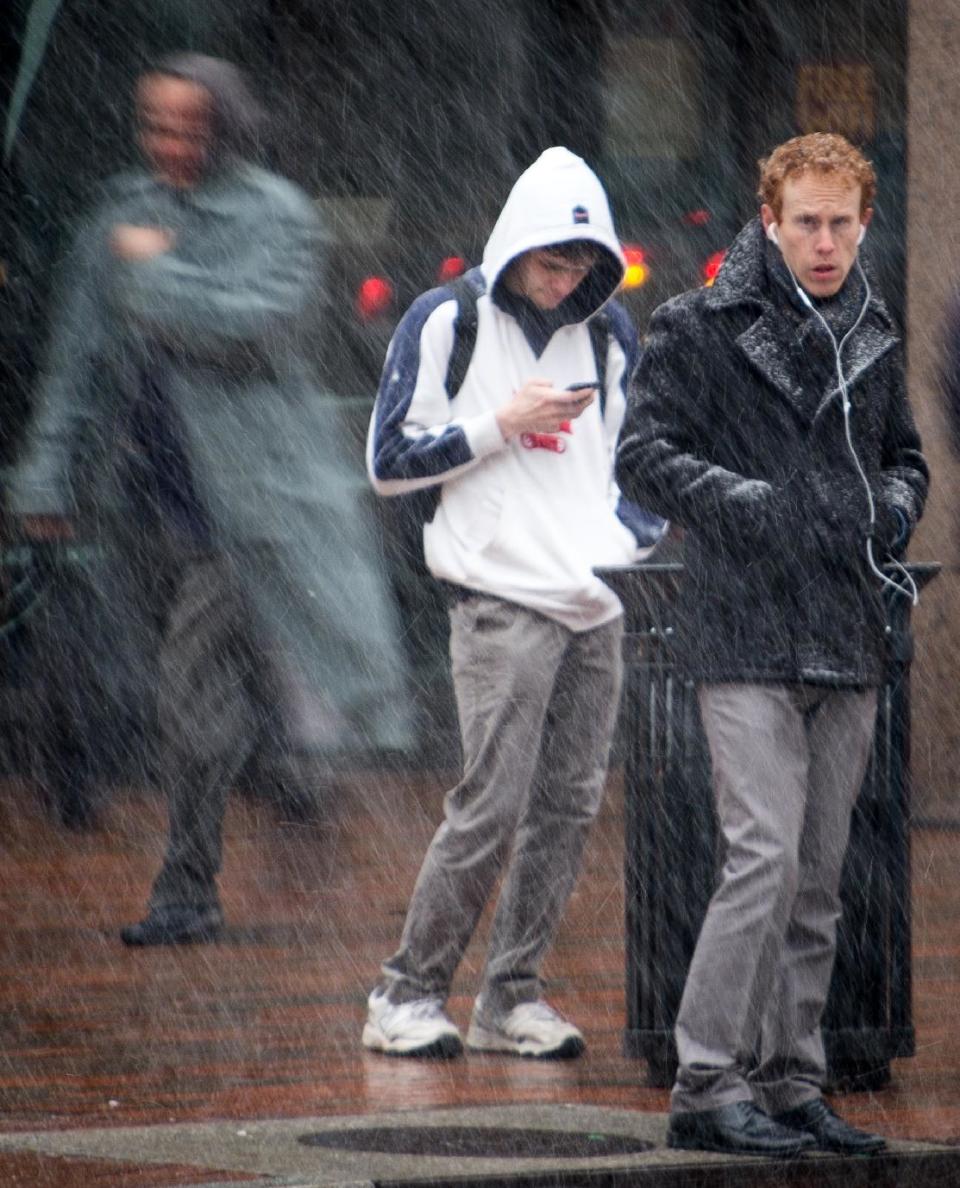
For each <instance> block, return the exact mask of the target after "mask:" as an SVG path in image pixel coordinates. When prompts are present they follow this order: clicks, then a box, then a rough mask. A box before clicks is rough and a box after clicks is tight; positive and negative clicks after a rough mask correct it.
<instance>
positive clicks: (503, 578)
mask: <svg viewBox="0 0 960 1188" xmlns="http://www.w3.org/2000/svg"><path fill="white" fill-rule="evenodd" d="M623 272H624V262H623V256H622V254H621V251H620V245H619V243H618V241H617V238H616V235H615V234H614V230H613V225H612V221H611V217H610V211H609V207H608V204H607V198H606V195H605V194H604V191H603V189H602V187H601V186H600V183H599V181H598V180H597V178H596V177H595V176H594V174H593V173H592V172H591V171H590V169H589V168H588V167H587V166H586V164H585V163H584V162H583V161H582V160H581V159H580V158H579V157H576V156H574V155H573V154H572V153H570V152H568V151H567V150H566V149H563V148H552V149H548V150H547V151H546V152H545V153H543V155H542V156H541V157H540V158H539V159H538V160H537V161H536V162H535V163H534V164H533V165H531V166H530V168H529V169H528V170H527V171H526V172H525V173H524V174H523V175H522V176H521V177H520V179H519V180H518V181H517V183H516V185H515V186H514V188H513V190H512V191H511V193H510V196H509V197H508V199H507V202H506V205H505V206H504V208H503V211H502V213H501V215H500V218H499V220H498V221H497V224H496V226H495V227H494V229H493V232H492V234H491V236H490V239H489V240H488V242H487V245H486V249H485V251H484V257H483V263H482V265H481V266H480V267H479V268H477V269H474V270H473V271H472V272H471V273H469V274H468V275H467V277H466V278H464V282H462V283H461V285H460V288H459V292H458V291H457V290H451V289H450V288H441V289H435V290H432V291H431V292H429V293H426V294H424V295H423V296H421V297H420V298H419V299H418V300H417V301H415V302H414V304H413V305H412V307H411V308H410V310H409V311H408V312H407V314H406V315H405V316H404V318H403V320H402V321H401V322H400V325H399V327H398V328H397V331H396V334H395V336H394V339H393V342H392V343H391V346H390V349H389V352H388V355H387V360H386V364H385V367H384V372H383V380H382V383H381V387H380V392H379V395H378V398H377V405H376V409H375V411H374V416H373V421H372V424H371V428H370V436H369V450H368V465H369V470H370V474H371V477H372V480H373V483H374V486H375V487H376V489H377V490H378V491H379V492H380V493H381V494H384V495H395V494H404V493H408V492H413V491H426V490H428V489H430V488H433V489H434V490H435V491H436V492H437V493H438V494H439V502H438V504H437V506H436V511H435V514H434V515H433V517H432V519H431V520H430V522H429V523H428V524H426V526H425V528H424V530H423V538H424V549H425V555H426V561H427V565H428V567H429V569H430V571H431V572H432V573H433V575H434V576H435V577H436V578H438V579H440V581H441V582H443V583H444V585H445V588H446V589H447V591H448V593H449V603H450V654H451V660H452V664H453V681H454V689H455V693H456V699H457V709H458V714H459V719H460V729H461V736H462V743H463V776H462V779H461V780H460V782H459V783H458V784H457V786H456V787H455V788H453V789H452V790H451V791H450V792H449V793H448V795H447V798H446V803H445V820H444V822H443V824H442V825H441V826H440V828H439V830H438V831H437V833H436V835H435V837H434V839H433V841H432V843H431V845H430V848H429V850H428V851H427V855H426V858H425V859H424V863H423V866H422V869H421V871H420V876H419V879H418V880H417V885H416V887H415V889H414V892H413V898H412V900H411V902H410V905H409V909H408V912H407V919H406V925H405V927H404V930H403V936H402V939H401V941H400V948H399V950H398V952H397V953H396V954H394V956H393V957H391V958H390V959H389V960H388V961H387V962H386V963H385V964H384V966H383V976H382V979H381V981H380V983H379V984H378V985H377V986H376V988H375V989H374V990H373V992H372V994H371V995H370V999H369V1017H368V1020H367V1024H366V1026H365V1027H364V1031H363V1042H364V1044H365V1045H366V1046H367V1047H368V1048H372V1049H374V1050H377V1051H383V1052H389V1053H393V1054H394V1055H407V1056H424V1055H440V1056H453V1055H457V1054H458V1053H459V1052H460V1051H461V1049H462V1043H461V1039H460V1034H459V1031H458V1029H457V1027H456V1026H455V1024H454V1023H453V1021H452V1020H451V1019H450V1018H449V1017H448V1016H447V1014H446V1012H445V1009H444V1006H445V1002H446V999H447V996H448V994H449V992H450V985H451V982H452V979H453V975H454V971H455V970H456V968H457V965H458V963H459V962H460V959H461V957H462V956H463V953H464V950H465V949H466V947H467V944H468V942H469V940H470V937H471V935H472V934H473V931H474V929H475V927H476V925H477V921H478V919H479V917H480V913H481V912H482V910H483V907H484V905H485V903H486V902H487V900H488V898H489V896H490V895H491V893H492V891H493V887H494V884H495V882H496V879H497V877H498V875H499V874H500V873H501V871H503V884H502V888H501V891H500V897H499V900H498V903H497V908H496V913H495V917H494V921H493V926H492V931H491V936H490V940H489V946H488V952H487V960H486V965H485V968H484V971H483V975H482V980H481V986H480V993H479V995H478V997H477V1000H476V1003H475V1006H474V1011H473V1018H472V1020H471V1023H470V1029H469V1032H468V1034H467V1045H468V1047H471V1048H478V1049H485V1050H493V1051H500V1052H511V1053H516V1054H519V1055H523V1056H541V1057H569V1056H576V1055H578V1054H579V1053H580V1051H581V1050H582V1049H583V1046H584V1041H583V1036H582V1035H581V1033H580V1031H579V1030H578V1029H577V1028H576V1027H575V1026H574V1025H573V1024H572V1023H570V1022H568V1021H567V1020H565V1019H563V1018H562V1017H561V1016H560V1015H559V1014H558V1013H557V1011H555V1010H554V1009H553V1008H552V1007H551V1006H550V1005H548V1003H546V1002H545V1001H544V1000H543V998H542V996H541V983H540V976H539V975H540V965H541V962H542V960H543V957H544V954H545V952H546V950H547V948H548V946H549V944H550V942H551V940H552V938H553V936H554V933H555V932H556V929H557V926H558V924H559V922H560V918H561V916H562V913H563V910H564V907H565V905H566V902H567V899H568V897H569V895H570V892H571V891H572V889H573V886H574V883H575V881H576V878H577V874H578V872H579V869H580V861H581V856H582V853H583V847H584V843H585V841H586V837H587V833H588V830H589V827H590V825H591V823H592V821H593V819H594V817H595V815H596V813H597V810H598V808H599V806H600V802H601V798H602V793H603V786H604V777H605V773H606V764H607V758H608V752H609V748H610V739H611V733H612V730H613V725H614V718H615V715H616V710H617V703H618V698H619V693H620V640H621V632H622V627H621V607H620V604H619V602H618V601H617V599H616V597H615V596H614V594H613V593H612V592H611V591H610V590H609V589H608V588H607V587H606V586H604V585H603V583H602V582H600V581H599V580H598V579H597V578H596V577H595V576H594V574H593V572H592V568H593V566H596V565H604V564H606V565H609V564H618V563H626V562H629V561H631V560H632V559H634V558H635V557H636V556H637V550H638V537H637V536H635V535H634V533H633V532H632V531H631V530H630V528H628V527H627V526H626V524H625V523H624V521H623V520H622V519H621V518H619V517H618V515H617V505H618V501H617V493H616V491H615V489H614V488H613V486H612V482H611V468H612V450H613V444H614V442H615V440H616V435H617V431H618V430H619V427H620V421H621V418H622V414H623V408H624V391H625V386H626V383H627V382H628V380H629V377H630V374H631V372H632V370H633V366H634V363H635V358H636V349H637V343H636V336H635V332H634V330H633V328H632V326H631V324H630V322H629V320H628V318H627V316H626V314H625V312H624V310H623V309H622V308H621V307H619V306H618V305H617V304H616V303H614V302H611V301H610V298H611V297H612V296H613V294H614V292H615V291H616V289H617V287H618V286H619V284H620V282H621V280H622V277H623ZM471 290H472V300H471ZM469 306H472V309H473V313H474V316H475V331H476V340H475V347H474V349H473V351H472V355H471V357H470V360H469V364H468V366H467V369H466V371H465V373H464V374H463V375H462V382H457V383H454V382H453V380H452V372H454V371H456V370H457V367H456V366H455V364H454V362H453V360H455V359H456V358H457V357H458V355H459V354H460V345H459V342H458V336H459V335H461V334H463V333H465V331H464V329H463V326H464V323H465V322H467V321H468V320H469V318H468V317H467V314H466V312H465V310H466V308H467V307H469ZM601 310H603V314H602V317H601V318H598V315H599V314H600V311H601ZM598 331H599V334H598ZM571 385H574V386H575V387H576V389H577V390H571ZM452 389H455V390H452ZM634 511H638V509H634ZM635 526H637V530H638V532H639V533H640V539H641V540H642V543H644V544H650V543H651V542H652V541H653V540H654V539H655V538H656V536H657V535H658V533H659V530H660V527H661V525H660V524H659V522H658V521H656V520H655V518H652V517H645V516H644V515H643V513H639V512H638V514H637V517H636V522H635Z"/></svg>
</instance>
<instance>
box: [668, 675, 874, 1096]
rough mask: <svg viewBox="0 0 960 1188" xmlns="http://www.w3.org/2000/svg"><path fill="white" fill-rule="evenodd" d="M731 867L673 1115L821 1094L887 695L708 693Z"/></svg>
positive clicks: (684, 1045) (681, 1029) (692, 981)
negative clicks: (827, 1014)
mask: <svg viewBox="0 0 960 1188" xmlns="http://www.w3.org/2000/svg"><path fill="white" fill-rule="evenodd" d="M699 696H700V709H701V714H702V718H703V724H704V729H705V730H706V734H707V740H708V743H709V747H710V758H711V763H712V766H713V783H714V794H715V798H716V808H717V815H718V818H719V822H720V828H721V830H722V832H723V836H724V839H725V841H726V859H725V863H724V867H723V872H722V875H721V878H720V883H719V886H718V888H717V890H716V892H715V893H714V895H713V898H712V899H711V901H710V906H709V908H708V909H707V915H706V919H705V920H704V923H703V928H702V930H701V932H700V937H699V939H698V941H697V945H696V950H695V952H694V955H693V960H692V962H691V965H690V970H689V973H688V975H687V981H686V986H685V987H684V992H683V998H682V1000H681V1003H680V1010H679V1012H678V1015H677V1023H676V1039H677V1051H678V1055H679V1060H680V1067H679V1070H678V1073H677V1080H676V1083H675V1085H674V1088H673V1094H672V1098H671V1107H672V1109H673V1110H674V1111H687V1110H709V1109H716V1108H718V1107H721V1106H725V1105H730V1104H732V1103H734V1102H736V1101H744V1100H750V1099H752V1100H754V1101H755V1102H756V1104H757V1105H758V1106H759V1107H760V1108H761V1109H762V1110H764V1111H765V1112H767V1113H771V1114H776V1113H780V1112H782V1111H784V1110H789V1109H792V1108H794V1107H795V1106H797V1105H800V1104H801V1103H803V1102H805V1101H808V1100H810V1099H812V1098H814V1097H817V1096H818V1095H819V1094H820V1091H821V1088H822V1085H823V1081H824V1077H825V1074H826V1061H825V1056H824V1049H823V1040H822V1037H821V1033H820V1020H821V1016H822V1014H823V1009H824V1006H825V1004H826V999H827V993H828V990H829V987H830V976H831V972H832V969H833V961H834V955H835V949H836V924H837V919H838V917H839V914H840V900H839V886H840V876H841V872H842V867H843V859H844V854H845V852H846V848H847V838H848V835H849V828H850V815H851V812H852V809H853V805H854V803H855V801H856V797H857V793H858V792H859V789H860V785H861V783H862V780H863V776H864V772H865V770H866V764H867V760H868V757H869V753H870V746H871V741H872V738H873V732H874V723H875V718H876V706H877V693H876V690H875V689H869V690H865V691H859V690H840V689H830V688H825V687H819V686H813V685H774V684H771V685H749V684H742V685H741V684H722V685H706V686H703V687H702V688H701V689H700V690H699Z"/></svg>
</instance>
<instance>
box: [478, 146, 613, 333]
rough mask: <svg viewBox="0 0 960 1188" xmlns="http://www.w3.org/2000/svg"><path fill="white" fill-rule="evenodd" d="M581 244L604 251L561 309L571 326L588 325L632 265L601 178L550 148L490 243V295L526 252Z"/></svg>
mask: <svg viewBox="0 0 960 1188" xmlns="http://www.w3.org/2000/svg"><path fill="white" fill-rule="evenodd" d="M578 239H583V240H588V241H589V242H590V243H594V244H596V245H597V246H598V247H599V248H600V249H601V250H600V254H599V257H598V259H597V262H596V264H594V266H593V268H592V269H591V270H590V273H589V274H588V275H587V276H586V277H585V278H584V280H583V281H582V282H581V283H580V284H579V285H578V286H577V288H576V289H575V290H574V291H573V292H572V293H571V294H570V296H569V297H568V298H567V299H566V300H565V301H564V302H563V304H562V305H561V306H560V311H561V312H562V313H563V315H564V320H565V321H567V322H576V321H583V319H584V318H587V317H589V316H590V315H591V314H594V313H596V311H597V310H598V309H599V308H600V307H601V306H602V305H603V304H604V303H605V302H607V301H608V300H609V299H610V298H611V297H612V296H613V294H614V293H615V292H616V290H617V288H618V286H619V285H620V283H621V281H622V280H623V274H624V269H625V267H626V262H625V260H624V257H623V252H622V250H621V248H620V242H619V240H618V239H617V236H616V233H615V232H614V229H613V217H612V216H611V214H610V204H609V203H608V201H607V195H606V193H605V191H604V189H603V186H602V185H601V184H600V179H599V178H598V177H597V175H596V174H595V173H594V172H593V170H592V169H591V168H590V166H589V165H588V164H587V163H586V161H584V160H583V159H582V158H581V157H578V156H576V155H575V154H574V153H571V152H570V150H569V149H565V148H560V147H559V146H558V147H554V148H548V149H546V150H545V151H544V152H543V153H541V154H540V156H539V157H538V158H537V159H536V161H534V163H533V164H532V165H531V166H530V167H529V168H528V169H526V170H525V171H524V172H523V173H521V175H520V176H519V178H517V181H516V182H515V184H514V186H513V189H512V190H511V191H510V194H509V196H508V197H507V201H506V202H505V203H504V207H503V210H502V211H501V212H500V217H499V218H498V219H497V221H496V224H495V225H494V228H493V230H492V231H491V233H490V238H489V239H488V240H487V245H486V247H485V248H484V252H483V264H482V270H483V275H484V278H485V280H486V282H487V288H488V290H489V291H490V292H494V291H495V289H496V287H497V285H499V284H500V282H501V280H502V277H503V273H504V271H505V269H506V268H507V266H508V265H509V264H510V263H511V261H513V260H515V259H516V258H517V257H518V256H520V255H522V254H523V253H524V252H529V251H532V250H533V249H534V248H541V247H546V246H547V245H548V244H554V243H569V242H570V241H571V240H578Z"/></svg>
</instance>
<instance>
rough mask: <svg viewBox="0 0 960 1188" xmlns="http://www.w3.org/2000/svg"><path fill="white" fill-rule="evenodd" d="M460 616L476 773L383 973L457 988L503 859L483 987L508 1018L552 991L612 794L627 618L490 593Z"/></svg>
mask: <svg viewBox="0 0 960 1188" xmlns="http://www.w3.org/2000/svg"><path fill="white" fill-rule="evenodd" d="M450 624H451V634H450V654H451V660H452V665H453V681H454V688H455V692H456V699H457V710H458V714H459V720H460V730H461V736H462V743H463V760H464V769H463V776H462V779H461V780H460V782H459V783H458V784H457V785H456V786H455V787H454V788H452V789H451V790H450V791H449V792H448V793H447V796H446V799H445V802H444V813H445V817H444V821H443V823H442V824H441V826H440V828H439V829H438V830H437V832H436V834H435V836H434V838H433V841H432V842H431V844H430V847H429V849H428V850H427V854H426V857H425V859H424V861H423V865H422V867H421V870H420V875H419V877H418V879H417V883H416V886H415V888H414V891H413V897H412V899H411V901H410V905H409V908H408V911H407V917H406V924H405V926H404V930H403V936H402V939H401V942H400V949H399V951H398V952H397V953H396V954H395V955H394V956H393V957H391V958H390V959H389V960H388V961H387V962H386V963H385V964H384V966H383V976H384V981H383V985H384V987H385V989H386V992H387V995H388V997H389V998H390V1000H391V1001H393V1002H404V1001H412V1000H415V999H418V998H425V997H440V998H442V999H445V998H446V997H447V994H448V993H449V990H450V984H451V982H452V980H453V975H454V971H455V970H456V968H457V965H458V964H459V962H460V959H461V958H462V956H463V953H464V951H465V949H466V947H467V944H468V943H469V941H470V938H471V936H472V935H473V932H474V929H475V928H476V926H477V922H478V920H479V918H480V914H481V912H482V911H483V908H484V905H485V904H486V902H487V900H488V899H489V897H490V895H491V893H492V891H493V889H494V885H495V883H496V880H497V877H498V876H499V875H500V873H501V871H503V882H502V886H501V890H500V895H499V899H498V901H497V907H496V912H495V915H494V920H493V925H492V929H491V934H490V938H489V942H488V948H487V958H486V963H485V967H484V971H483V975H482V979H481V987H480V993H481V995H482V997H483V1001H484V1008H485V1012H489V1013H490V1014H491V1015H493V1016H494V1017H496V1016H498V1015H501V1014H504V1013H506V1012H507V1011H509V1010H511V1009H512V1008H513V1007H514V1006H516V1005H517V1004H518V1003H520V1002H528V1001H535V1000H536V999H537V998H538V997H539V994H540V979H539V970H540V965H541V962H542V960H543V957H544V955H545V953H546V951H547V949H548V947H549V945H550V942H551V941H552V939H553V937H554V934H555V932H556V929H557V926H558V924H559V922H560V919H561V917H562V915H563V911H564V908H565V906H566V904H567V900H568V898H569V896H570V893H571V891H572V890H573V887H574V884H575V882H576V879H577V876H578V874H579V871H580V864H581V858H582V855H583V849H584V844H585V842H586V839H587V834H588V831H589V828H590V825H591V824H592V822H593V820H594V818H595V816H596V814H597V812H598V810H599V808H600V804H601V801H602V797H603V789H604V783H605V776H606V768H607V762H608V758H609V750H610V742H611V738H612V735H613V728H614V724H615V720H616V712H617V706H618V702H619V696H620V684H621V655H620V651H621V639H622V631H623V628H622V620H621V619H619V618H618V619H616V620H614V621H613V622H610V623H606V624H604V625H602V626H600V627H597V628H594V629H592V630H589V631H584V632H579V633H578V632H573V631H570V630H569V629H567V628H566V627H564V626H562V625H560V624H559V623H557V622H555V621H554V620H552V619H548V618H546V617H545V616H543V615H540V614H537V613H535V612H533V611H530V610H527V609H525V608H524V607H521V606H518V605H516V604H513V603H510V602H506V601H503V600H501V599H497V598H491V597H486V596H483V595H471V596H468V597H466V598H465V599H464V600H462V601H460V602H457V603H455V604H454V605H453V607H452V608H451V611H450Z"/></svg>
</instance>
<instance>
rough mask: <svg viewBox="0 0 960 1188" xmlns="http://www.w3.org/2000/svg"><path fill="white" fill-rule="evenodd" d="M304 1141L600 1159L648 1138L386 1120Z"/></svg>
mask: <svg viewBox="0 0 960 1188" xmlns="http://www.w3.org/2000/svg"><path fill="white" fill-rule="evenodd" d="M299 1141H300V1142H301V1143H303V1144H304V1145H305V1146H307V1147H333V1148H337V1149H339V1150H341V1151H375V1152H378V1153H381V1154H387V1155H433V1156H436V1157H437V1158H442V1157H447V1158H449V1157H450V1156H459V1157H461V1158H474V1159H599V1158H601V1157H602V1156H604V1155H640V1154H642V1153H643V1152H644V1151H649V1150H651V1148H652V1147H653V1143H650V1142H647V1141H646V1140H645V1139H641V1138H631V1137H630V1136H628V1135H623V1134H604V1133H603V1132H601V1131H576V1132H571V1131H567V1130H518V1129H515V1128H513V1127H502V1128H498V1127H494V1126H389V1127H386V1126H384V1127H370V1128H369V1129H366V1128H363V1129H360V1128H352V1129H350V1130H323V1131H320V1132H318V1133H316V1134H303V1135H301V1136H300V1138H299Z"/></svg>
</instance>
